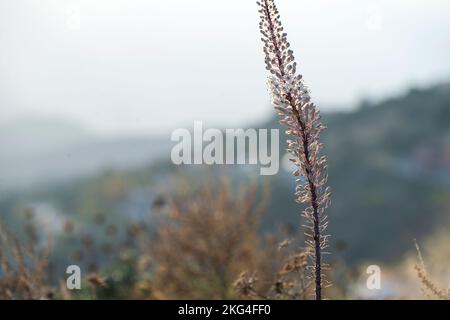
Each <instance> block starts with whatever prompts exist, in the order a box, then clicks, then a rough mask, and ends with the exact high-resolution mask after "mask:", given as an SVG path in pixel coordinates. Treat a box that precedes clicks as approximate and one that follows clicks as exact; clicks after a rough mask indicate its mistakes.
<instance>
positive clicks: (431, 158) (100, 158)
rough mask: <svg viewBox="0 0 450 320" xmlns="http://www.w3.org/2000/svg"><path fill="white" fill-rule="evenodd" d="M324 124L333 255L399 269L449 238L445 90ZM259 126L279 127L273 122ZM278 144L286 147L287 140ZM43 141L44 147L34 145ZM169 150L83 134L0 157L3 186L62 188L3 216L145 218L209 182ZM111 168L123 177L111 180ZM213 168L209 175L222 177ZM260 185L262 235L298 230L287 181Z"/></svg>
mask: <svg viewBox="0 0 450 320" xmlns="http://www.w3.org/2000/svg"><path fill="white" fill-rule="evenodd" d="M323 121H324V123H325V124H326V125H327V126H328V130H327V131H326V132H325V133H324V135H323V142H324V143H325V149H324V151H325V153H326V155H327V157H328V161H329V184H330V186H331V188H332V192H333V197H332V204H331V207H330V208H329V210H328V214H329V217H330V228H329V232H330V234H331V235H332V237H331V243H332V248H331V251H332V252H335V251H336V250H337V247H339V250H340V254H341V255H343V256H344V258H345V259H346V261H347V262H349V263H357V262H361V261H384V262H395V261H396V260H398V259H401V258H402V255H403V254H404V253H405V252H406V251H409V250H412V249H413V242H412V239H413V238H418V239H419V240H420V238H421V237H422V236H425V235H428V234H430V233H431V232H433V230H434V229H435V228H436V226H438V225H439V226H445V225H447V226H449V229H450V85H449V84H443V85H439V86H434V87H431V88H427V89H414V90H411V91H409V92H408V93H406V94H404V95H402V96H399V97H395V98H392V99H388V100H385V101H383V102H380V103H372V104H371V103H364V104H361V106H359V108H357V109H356V110H354V111H351V112H333V113H326V114H324V116H323ZM258 127H262V128H280V126H279V124H278V122H277V119H276V118H275V116H274V117H273V118H272V119H271V121H269V122H267V123H263V124H260V125H259V126H258ZM66 128H67V127H66ZM52 132H54V133H56V132H59V131H58V130H56V129H54V131H52ZM63 132H64V131H63ZM282 132H283V131H282ZM52 134H53V133H52ZM69 136H70V135H69ZM280 139H281V141H283V142H284V141H285V137H284V136H281V137H280ZM41 140H43V141H44V142H45V141H48V140H46V138H42V137H41V138H35V137H33V140H32V141H34V142H35V143H39V141H41ZM75 140H76V139H75ZM41 142H42V141H41ZM42 143H43V142H42ZM58 143H59V142H58ZM58 143H55V145H57V144H58ZM171 145H172V144H171V143H170V141H169V140H168V139H167V142H165V140H161V139H159V140H158V139H154V140H152V139H146V138H133V139H122V140H98V139H95V138H93V137H91V136H89V135H88V136H85V137H84V138H83V139H81V140H76V141H72V142H71V143H63V145H60V146H59V147H58V148H53V147H52V148H48V149H46V150H47V151H46V152H44V153H41V154H39V155H37V154H36V153H35V156H34V157H29V158H26V157H23V158H17V159H12V158H11V159H9V160H5V159H6V158H5V157H7V156H13V155H7V156H5V155H3V154H2V155H0V168H1V170H2V176H1V177H0V186H2V182H1V181H2V180H3V181H4V180H5V179H6V180H7V182H8V183H18V182H20V183H21V184H22V185H28V184H30V183H34V184H35V185H36V184H37V185H39V184H38V183H39V181H45V182H46V183H49V182H50V181H55V180H56V181H59V182H61V183H60V184H58V185H57V187H51V188H42V187H41V186H40V188H39V189H38V190H37V192H34V194H33V193H31V194H28V195H18V196H17V197H15V198H12V197H11V198H9V200H8V201H4V202H3V203H0V209H1V210H3V211H4V212H10V213H13V212H14V210H16V209H15V208H16V207H17V203H27V201H34V202H36V201H38V200H42V199H43V200H44V201H46V202H49V203H51V204H53V205H54V206H55V207H56V208H59V209H60V210H62V212H64V213H65V214H72V215H74V216H77V217H79V218H80V219H81V218H82V217H87V216H90V215H95V214H96V213H98V212H103V213H108V214H111V213H113V212H115V213H118V214H120V215H122V216H125V218H126V217H127V215H138V213H140V212H142V213H143V214H147V213H148V212H150V211H151V203H150V202H151V201H152V200H151V199H153V198H152V197H155V196H156V195H157V193H158V191H160V190H161V189H168V188H171V187H173V183H174V180H173V179H170V178H171V176H172V175H176V174H179V173H180V172H184V173H188V174H190V173H192V176H193V177H195V179H200V178H201V177H204V176H205V174H198V172H196V170H199V169H198V167H196V166H187V167H186V166H185V167H174V166H173V165H172V164H171V163H170V162H169V161H168V159H166V160H165V159H164V158H161V160H156V159H157V157H163V156H164V157H167V156H168V154H169V150H170V149H169V148H170V146H171ZM2 159H3V160H2ZM148 163H150V164H152V163H153V164H152V165H147V164H148ZM108 167H109V168H111V169H116V171H117V170H120V172H119V173H117V172H114V170H113V171H111V172H109V173H108V171H105V169H106V168H108ZM212 168H213V169H212V170H209V172H213V171H219V170H222V169H223V167H222V166H213V167H212ZM215 169H217V170H215ZM200 170H201V169H200ZM98 172H103V173H102V174H99V173H98ZM227 172H228V173H229V174H230V175H231V176H233V177H234V179H242V178H243V177H245V176H246V175H248V174H249V175H251V176H256V175H259V170H257V168H255V167H249V166H246V167H239V166H227ZM244 173H245V174H244ZM83 176H84V177H85V178H82V179H81V180H80V179H77V180H71V181H70V182H69V180H68V178H70V177H72V178H80V177H83ZM261 179H262V180H265V179H268V180H269V181H270V189H271V192H272V198H271V203H270V205H269V208H268V212H267V214H266V216H265V220H264V223H263V230H266V231H267V230H270V231H273V230H277V229H276V226H278V225H286V226H289V228H288V229H291V230H294V231H298V230H301V229H300V225H301V219H302V218H301V216H300V214H301V211H302V208H301V206H299V205H298V204H296V203H295V202H294V197H293V191H294V179H293V177H292V176H291V175H290V174H289V173H287V172H285V171H280V172H279V174H277V175H275V176H267V177H262V178H261ZM17 181H18V182H17ZM19 187H20V185H19ZM16 188H17V185H16ZM0 198H1V197H0ZM111 199H112V200H111ZM333 256H334V257H336V256H337V255H333Z"/></svg>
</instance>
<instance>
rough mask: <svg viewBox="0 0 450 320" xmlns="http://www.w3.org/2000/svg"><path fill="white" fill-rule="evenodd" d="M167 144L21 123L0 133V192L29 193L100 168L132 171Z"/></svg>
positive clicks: (37, 121) (36, 121)
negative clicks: (26, 191) (0, 173)
mask: <svg viewBox="0 0 450 320" xmlns="http://www.w3.org/2000/svg"><path fill="white" fill-rule="evenodd" d="M169 142H170V141H169V139H167V141H165V140H163V139H159V138H154V137H151V136H150V135H149V136H148V137H145V136H139V137H125V138H103V137H98V136H96V135H94V134H92V133H90V132H89V131H87V130H86V129H84V128H81V127H79V126H77V125H74V124H72V123H70V122H69V123H66V122H64V121H60V120H53V119H41V118H24V119H18V120H17V121H15V122H12V123H5V124H4V125H2V126H1V128H0V149H1V150H2V152H1V153H0V170H1V172H2V176H1V177H0V190H1V191H3V192H10V191H15V192H19V191H24V190H32V189H33V187H36V186H39V187H42V186H50V185H52V184H55V183H61V182H68V181H70V180H71V179H74V178H80V177H88V176H91V175H95V174H99V173H101V172H102V171H104V170H105V169H122V170H123V169H132V168H136V167H141V166H143V165H146V164H148V163H149V162H150V161H154V160H156V159H160V158H162V157H163V156H164V155H166V154H167V152H168V150H169Z"/></svg>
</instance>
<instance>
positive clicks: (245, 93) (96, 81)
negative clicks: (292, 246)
mask: <svg viewBox="0 0 450 320" xmlns="http://www.w3.org/2000/svg"><path fill="white" fill-rule="evenodd" d="M277 3H278V7H279V9H280V13H281V17H282V21H283V23H284V26H285V29H286V31H287V32H288V38H289V41H290V42H291V45H292V48H293V50H294V53H295V54H296V58H297V59H298V62H299V66H300V67H299V70H300V72H301V73H302V74H303V75H304V79H305V82H306V83H307V85H308V86H309V87H310V88H311V95H312V98H313V100H314V101H315V102H316V103H317V104H318V105H319V108H320V109H321V110H322V113H323V121H324V123H325V124H326V125H327V127H328V130H327V131H326V133H324V135H323V142H324V143H325V153H326V154H327V156H328V160H329V176H330V178H329V183H330V185H331V188H332V190H333V200H332V205H331V207H330V208H329V210H328V212H329V216H330V227H329V233H330V234H331V248H330V252H331V253H332V255H331V256H330V257H329V262H330V263H331V265H332V271H330V278H331V280H332V282H333V283H334V286H333V287H332V288H331V289H329V290H330V291H329V297H330V298H374V299H378V298H416V299H421V298H426V297H427V296H426V295H424V294H423V292H421V290H420V287H421V280H420V278H419V277H418V276H417V274H416V272H415V270H414V268H413V267H414V264H416V263H420V261H419V259H418V258H417V253H416V248H415V245H414V242H413V239H417V240H418V243H419V245H420V246H421V247H422V248H423V252H422V254H423V256H424V260H425V264H426V266H427V270H428V273H429V275H430V276H431V277H432V278H433V279H434V281H436V283H439V284H440V285H441V286H442V287H443V288H447V286H448V284H449V283H450V274H449V273H448V269H449V268H448V264H449V263H450V247H449V245H448V243H450V242H449V240H450V60H449V59H448V56H449V54H450V41H449V39H450V20H449V19H448V15H449V13H450V3H449V2H448V1H446V0H430V1H425V0H409V1H406V0H399V1H387V0H378V1H376V0H364V1H350V0H340V1H332V0H314V1H313V0H302V1H288V0H279V1H278V2H277ZM266 76H267V75H266V71H265V70H264V64H263V53H262V45H261V43H260V36H259V34H258V13H257V7H256V4H255V3H254V2H253V1H238V0H229V1H206V0H194V1H182V0H168V1H153V0H151V1H137V0H136V1H125V0H95V1H92V0H89V1H88V0H85V1H82V0H78V1H76V0H73V1H61V0H58V1H57V0H48V1H34V0H19V1H6V0H0V88H1V89H0V106H1V114H2V116H1V118H0V150H1V152H0V172H1V174H0V218H1V221H2V225H4V228H5V229H8V230H11V231H10V232H11V233H12V235H11V234H10V235H9V236H4V237H2V243H3V245H2V246H3V248H4V249H5V248H7V249H11V248H14V246H12V245H9V244H8V243H9V242H8V241H11V237H12V236H13V235H14V236H17V237H18V238H19V239H20V241H24V242H25V241H26V240H24V239H26V238H27V237H28V238H29V239H32V241H31V243H32V244H33V246H34V248H33V250H34V251H33V252H34V253H35V254H37V255H40V254H41V253H42V252H44V251H45V248H47V245H48V243H49V241H50V253H49V256H48V257H45V259H44V260H45V268H44V267H43V268H41V269H42V270H41V271H42V278H43V279H44V278H45V280H42V281H41V280H40V279H39V281H38V280H36V279H34V278H33V276H32V273H33V272H30V274H28V275H27V276H29V277H30V279H29V281H31V282H33V281H35V280H36V284H33V286H31V287H33V288H34V287H38V288H44V287H45V288H51V290H52V292H54V295H55V296H56V297H58V298H61V297H63V298H80V297H81V298H180V297H181V298H223V297H235V293H234V291H233V288H232V287H233V281H234V279H235V278H236V277H237V276H238V275H239V273H240V272H242V271H251V270H256V269H261V268H262V269H263V271H260V274H263V275H266V276H264V277H263V278H265V279H266V280H267V279H270V274H271V273H270V272H271V271H270V270H269V271H268V270H267V268H268V267H267V266H268V265H271V264H272V262H273V261H271V260H273V259H274V258H273V257H274V256H273V255H270V254H269V253H270V252H272V251H273V245H274V243H275V242H277V241H278V240H280V241H282V240H284V239H286V238H287V239H291V238H299V237H300V238H301V234H302V230H301V228H300V225H301V216H300V213H301V206H299V205H297V204H296V203H295V202H294V197H293V191H294V187H295V186H294V180H293V177H292V176H291V175H290V168H289V167H288V166H282V168H281V170H280V172H279V173H278V174H277V175H275V176H270V177H261V176H259V168H258V167H257V166H254V165H246V166H237V165H231V166H210V167H202V166H174V165H173V164H172V163H171V161H170V149H171V147H172V146H173V145H174V143H173V142H171V141H170V135H171V132H172V131H173V130H175V129H178V128H187V129H189V130H190V129H192V127H193V121H194V120H201V121H203V122H204V124H205V125H206V126H207V127H214V128H222V129H223V128H280V127H279V125H278V124H277V119H276V117H275V112H274V111H273V109H272V107H271V106H270V100H269V95H268V92H267V89H266ZM280 141H285V139H284V137H281V140H280ZM283 150H284V146H281V150H280V152H282V151H283ZM224 181H225V182H224ZM205 189H206V190H205ZM207 190H212V191H213V192H207ZM261 204H264V206H263V207H262V208H260V207H259V205H261ZM253 205H255V206H253ZM199 208H200V209H199ZM208 217H209V218H208ZM200 221H201V222H200ZM174 223H175V225H176V227H174ZM236 230H238V231H236ZM206 231H209V232H206ZM224 234H226V235H227V236H226V237H223V235H224ZM242 234H247V235H248V236H246V237H242ZM7 238H8V239H9V240H8V239H7ZM275 238H276V239H278V240H274V239H275ZM174 239H175V240H174ZM177 239H178V241H177ZM193 239H197V240H193ZM185 242H192V245H193V247H195V250H194V249H193V248H192V247H189V246H187V247H186V246H184V245H182V244H183V243H185ZM204 243H208V244H209V246H205V245H204ZM250 244H251V245H250ZM298 245H299V246H300V245H301V243H300V244H298ZM225 248H228V249H227V250H228V251H230V250H231V252H233V253H236V255H235V256H234V255H232V256H221V255H220V254H218V256H210V255H211V254H212V253H213V252H224V251H226V249H225ZM192 250H193V251H192ZM233 250H234V251H233ZM6 251H7V250H6ZM13 251H14V250H13ZM275 251H276V250H275ZM171 254H172V255H173V254H175V257H173V256H171ZM14 256H15V255H14V252H12V253H6V254H3V255H2V257H3V258H4V259H6V261H9V260H8V259H12V260H13V261H15V260H14ZM19 256H20V255H19ZM16 257H17V254H16ZM243 257H245V258H243ZM279 259H280V261H281V260H282V258H279ZM19 260H20V259H19ZM204 260H206V262H205V261H204ZM70 264H77V265H80V266H81V267H82V270H83V276H85V277H84V279H85V281H86V285H84V282H83V288H85V289H83V290H81V291H80V292H78V291H77V292H75V293H74V292H67V291H66V290H63V288H62V287H63V285H61V283H63V282H64V281H63V280H64V279H65V278H66V276H67V275H66V274H65V268H66V267H67V266H68V265H70ZM370 264H377V265H380V266H381V268H382V275H383V278H382V279H383V280H382V289H381V290H375V291H371V290H368V289H367V288H366V286H365V285H366V282H365V281H366V278H367V275H366V273H365V268H366V267H367V266H368V265H370ZM11 265H12V266H13V268H12V269H14V266H17V265H20V263H17V261H16V262H11ZM32 265H33V263H32V261H31V260H30V261H28V260H27V261H25V262H24V266H25V267H26V268H32ZM6 269H7V268H6ZM6 269H5V267H4V266H3V267H2V269H0V278H3V279H6V280H8V279H9V280H8V281H10V283H13V284H14V286H16V287H14V286H13V285H10V286H12V287H14V288H19V287H20V288H21V286H22V285H18V284H17V279H16V278H14V272H12V273H10V274H8V272H7V270H6ZM31 270H32V269H31ZM206 270H215V272H212V273H211V274H209V273H208V271H206ZM207 273H208V274H207ZM8 275H9V278H8ZM14 279H15V280H14ZM6 280H5V281H6ZM14 281H16V282H14ZM267 281H269V280H267ZM19 282H20V281H19ZM4 287H5V288H6V287H7V285H6V284H4ZM58 288H59V289H58ZM61 288H62V289H61ZM20 290H24V289H20ZM20 290H19V289H17V290H16V291H17V293H15V291H14V290H12V293H11V294H9V295H8V294H6V293H5V294H4V295H3V296H2V297H6V298H8V297H12V298H21V297H22V298H23V297H25V298H36V297H39V295H41V294H42V292H40V291H39V290H38V294H37V296H36V295H33V294H31V293H26V294H25V293H23V292H21V291H20ZM25 291H26V290H25ZM28 291H30V292H31V289H29V290H28ZM28 291H27V292H28ZM5 292H6V291H5Z"/></svg>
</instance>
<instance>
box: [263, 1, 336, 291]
mask: <svg viewBox="0 0 450 320" xmlns="http://www.w3.org/2000/svg"><path fill="white" fill-rule="evenodd" d="M257 4H258V6H259V13H260V18H261V21H260V24H259V28H260V31H261V33H262V35H263V37H262V41H263V42H264V53H265V62H266V69H267V70H268V71H269V72H270V73H271V75H270V76H269V81H268V82H269V88H270V92H271V95H272V103H273V105H274V107H275V109H276V110H277V111H278V114H279V116H280V123H282V124H284V125H286V126H287V130H286V133H287V134H288V135H290V136H292V137H293V140H288V141H287V143H288V149H287V151H288V152H289V153H290V154H291V155H292V159H291V161H293V162H294V164H295V165H296V167H297V170H295V171H294V173H293V175H294V176H296V177H298V178H297V180H296V181H297V183H298V185H297V187H296V192H295V196H296V200H297V202H300V203H304V204H306V205H307V207H306V209H305V210H304V211H303V215H304V217H305V218H306V220H307V224H306V227H307V228H308V231H307V232H306V233H305V234H306V236H307V240H306V243H307V245H308V246H310V247H311V248H312V249H313V252H314V254H313V255H312V257H313V266H311V269H312V270H313V277H314V279H315V297H316V299H317V300H321V299H322V286H323V282H324V280H323V274H322V269H323V268H324V264H323V262H322V254H323V250H324V249H325V248H326V247H327V238H328V236H327V235H324V234H323V233H324V231H325V229H326V227H327V224H328V223H327V221H326V219H327V218H326V215H325V213H324V211H325V208H326V207H327V206H328V203H329V199H330V192H329V189H328V188H327V187H326V186H325V184H326V181H327V174H326V168H327V164H326V159H325V157H324V156H321V155H320V151H321V149H322V144H321V143H320V142H319V137H320V134H321V132H322V131H323V130H324V129H325V126H324V125H323V124H322V123H321V121H320V113H319V111H318V110H317V108H316V106H315V105H314V104H313V103H312V102H311V99H310V96H309V92H308V89H307V88H306V86H305V85H304V84H303V82H302V76H301V75H299V74H298V75H297V72H296V62H295V61H294V55H293V52H292V50H290V49H289V47H290V45H289V42H288V41H287V38H286V37H287V35H286V33H283V26H282V25H281V21H280V16H279V13H278V9H277V7H276V5H275V3H274V0H262V1H261V2H257Z"/></svg>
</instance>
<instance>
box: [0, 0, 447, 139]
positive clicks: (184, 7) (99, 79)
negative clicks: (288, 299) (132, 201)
mask: <svg viewBox="0 0 450 320" xmlns="http://www.w3.org/2000/svg"><path fill="white" fill-rule="evenodd" d="M278 7H279V9H280V13H281V17H282V20H283V22H284V25H285V29H286V31H287V32H288V39H289V40H290V42H291V45H292V48H293V49H294V52H295V55H296V57H297V59H298V62H299V65H300V68H299V70H300V71H301V72H302V73H303V74H304V78H305V81H306V83H307V84H308V85H309V86H310V88H311V90H312V96H313V99H314V100H315V101H316V102H317V103H318V104H319V106H321V107H323V108H333V107H339V108H349V107H351V106H353V105H355V103H356V102H357V101H359V100H360V99H361V98H363V97H366V96H368V97H375V98H377V99H378V98H381V97H385V96H389V95H392V94H396V93H399V92H402V91H403V90H405V88H407V87H409V86H411V85H420V86H422V85H428V84H431V83H435V82H439V81H445V80H448V79H450V59H449V57H450V19H449V16H450V1H448V0H395V1H392V0H379V1H372V0H366V1H361V0H353V1H349V0H328V1H326V0H278ZM261 48H262V44H261V43H260V36H259V33H258V13H257V8H256V4H255V1H253V0H251V1H250V0H226V1H224V0H222V1H215V0H190V1H187V0H158V1H156V0H85V1H82V0H79V1H75V0H74V1H64V0H0V107H1V119H2V120H3V121H6V120H10V119H12V118H17V117H21V116H28V117H29V116H34V115H38V116H40V117H47V116H49V117H61V118H67V119H69V120H73V121H76V122H80V123H82V124H83V125H86V126H88V127H89V128H91V129H94V130H97V131H98V132H99V133H105V134H122V133H137V132H145V131H148V132H163V131H167V130H172V129H175V128H177V127H180V126H192V122H193V120H195V119H198V120H204V121H205V123H206V125H211V126H214V125H222V126H227V127H230V128H234V127H239V126H241V125H243V124H245V123H252V122H256V121H258V120H261V119H265V118H267V117H268V115H269V114H270V112H272V109H271V108H270V106H269V97H268V94H267V91H266V72H265V70H264V63H263V54H262V50H261Z"/></svg>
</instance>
